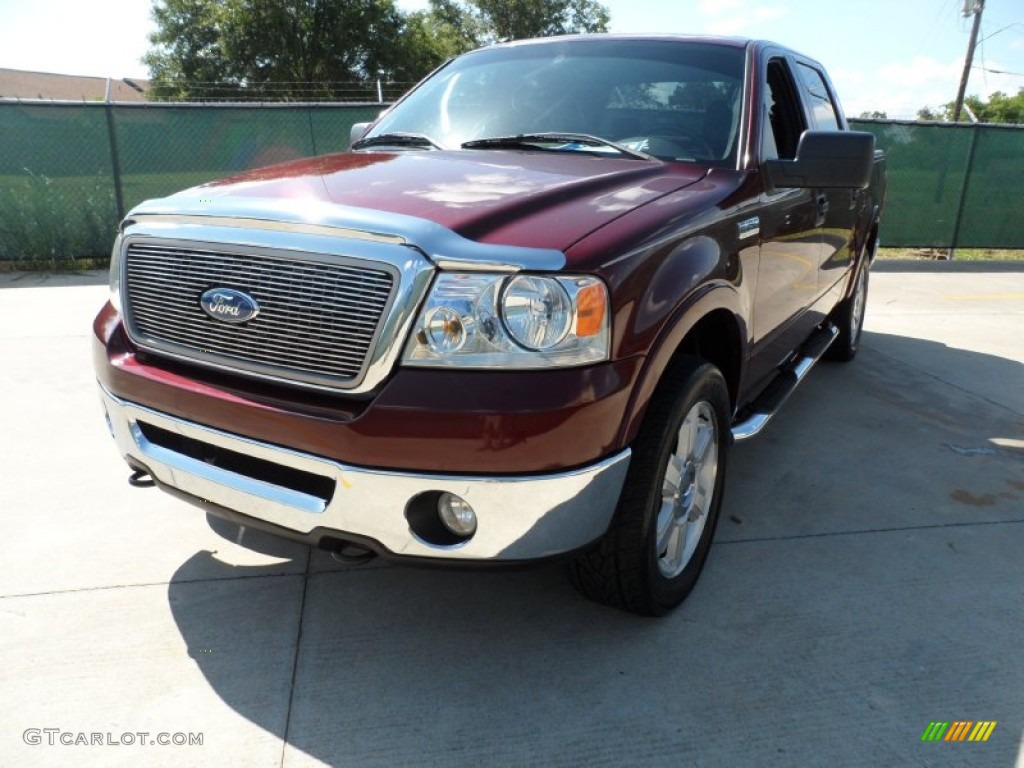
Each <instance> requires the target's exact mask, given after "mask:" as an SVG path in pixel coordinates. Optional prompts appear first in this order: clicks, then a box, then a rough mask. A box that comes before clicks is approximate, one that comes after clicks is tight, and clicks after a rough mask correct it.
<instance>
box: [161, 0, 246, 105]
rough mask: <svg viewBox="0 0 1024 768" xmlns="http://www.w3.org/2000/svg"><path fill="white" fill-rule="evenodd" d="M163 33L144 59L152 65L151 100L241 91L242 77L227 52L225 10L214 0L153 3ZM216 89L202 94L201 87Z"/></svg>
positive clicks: (219, 95)
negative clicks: (235, 74)
mask: <svg viewBox="0 0 1024 768" xmlns="http://www.w3.org/2000/svg"><path fill="white" fill-rule="evenodd" d="M153 20H154V21H155V22H156V26H157V31H156V32H154V33H153V34H151V35H150V37H149V41H150V43H152V45H153V48H152V49H151V50H150V51H149V52H148V53H147V54H146V55H145V56H144V57H143V62H144V63H145V64H146V65H147V66H148V67H149V75H150V87H149V90H148V92H147V95H148V96H149V98H152V99H156V100H158V101H168V100H183V99H187V98H189V97H194V96H196V95H199V96H206V97H209V98H217V97H224V96H228V95H231V94H233V93H234V92H235V91H237V85H238V84H237V80H234V79H233V75H232V73H231V71H230V67H229V66H228V62H227V61H226V60H225V59H224V56H223V53H222V51H221V45H220V43H221V40H220V29H221V27H222V26H223V23H224V8H223V7H222V6H221V5H220V4H219V3H217V2H215V1H214V0H164V2H155V3H154V4H153ZM199 84H204V85H205V86H207V87H210V90H209V91H208V92H206V93H197V90H196V89H197V86H198V85H199Z"/></svg>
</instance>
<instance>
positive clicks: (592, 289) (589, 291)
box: [576, 283, 608, 336]
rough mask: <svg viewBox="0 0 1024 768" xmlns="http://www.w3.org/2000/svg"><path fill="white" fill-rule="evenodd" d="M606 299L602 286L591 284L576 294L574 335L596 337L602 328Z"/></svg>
mask: <svg viewBox="0 0 1024 768" xmlns="http://www.w3.org/2000/svg"><path fill="white" fill-rule="evenodd" d="M607 303H608V299H607V296H606V294H605V291H604V286H603V285H601V284H600V283H593V284H591V285H588V286H586V287H585V288H581V289H580V291H579V293H577V294H576V335H577V336H596V335H597V334H598V333H600V331H601V328H602V327H603V326H604V315H605V311H606V309H607Z"/></svg>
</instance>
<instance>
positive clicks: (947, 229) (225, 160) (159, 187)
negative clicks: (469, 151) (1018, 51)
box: [0, 101, 1024, 266]
mask: <svg viewBox="0 0 1024 768" xmlns="http://www.w3.org/2000/svg"><path fill="white" fill-rule="evenodd" d="M385 106H386V105H385V104H383V103H373V104H356V105H353V104H332V103H323V104H294V103H290V104H261V105H251V104H220V105H209V104H106V103H76V104H67V103H54V102H23V101H22V102H0V262H6V263H8V265H9V266H10V263H11V262H19V263H22V264H25V263H47V264H50V265H52V266H73V265H74V264H75V263H76V261H81V260H82V259H89V258H100V259H104V258H106V257H107V255H108V254H109V248H110V244H111V243H112V242H113V237H114V231H115V229H116V226H117V222H118V220H119V219H120V217H121V216H122V215H123V214H124V213H125V212H126V211H127V210H129V209H130V208H131V207H132V206H134V205H135V204H136V203H139V202H141V201H142V200H145V199H147V198H152V197H161V196H164V195H167V194H171V193H173V192H176V191H178V190H181V189H184V188H186V187H189V186H193V185H196V184H201V183H203V182H206V181H211V180H213V179H217V178H221V177H224V176H227V175H230V174H232V173H237V172H240V171H244V170H248V169H251V168H258V167H261V166H265V165H270V164H272V163H276V162H281V161H285V160H291V159H295V158H300V157H309V156H312V155H317V154H324V153H328V152H338V151H342V150H344V149H345V148H346V147H347V146H348V137H349V130H350V128H351V126H352V124H353V123H357V122H365V121H368V120H372V119H373V118H375V117H376V116H377V114H378V113H379V112H380V110H381V109H383V108H384V107H385ZM851 123H852V124H853V127H854V128H856V129H858V130H866V131H871V132H872V133H874V134H875V135H876V137H877V140H878V146H880V147H881V148H883V149H885V150H886V152H887V154H888V168H889V198H888V207H887V209H886V212H885V214H884V220H883V227H884V230H883V233H882V240H883V242H884V243H885V245H887V246H903V247H935V248H957V247H973V248H1024V216H1021V215H1020V209H1021V204H1022V202H1024V174H1021V172H1020V169H1021V165H1022V161H1024V126H1014V127H1008V126H994V125H962V124H961V125H947V124H936V123H914V122H903V121H890V120H853V121H851ZM0 266H2V264H0Z"/></svg>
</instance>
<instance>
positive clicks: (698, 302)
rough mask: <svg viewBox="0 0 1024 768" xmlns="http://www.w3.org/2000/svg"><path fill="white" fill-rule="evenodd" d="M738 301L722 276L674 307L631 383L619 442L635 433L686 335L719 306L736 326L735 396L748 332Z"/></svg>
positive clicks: (743, 369)
mask: <svg viewBox="0 0 1024 768" xmlns="http://www.w3.org/2000/svg"><path fill="white" fill-rule="evenodd" d="M742 305H743V297H742V295H741V294H740V291H739V290H737V288H736V286H735V285H733V284H732V283H730V282H728V281H726V280H716V281H713V282H711V283H706V284H705V285H702V286H701V287H700V288H699V289H698V290H697V291H694V292H693V293H692V294H690V295H689V296H687V297H686V299H685V300H684V301H683V302H682V303H680V305H679V306H678V307H676V309H675V311H674V312H673V313H672V315H671V317H670V318H669V319H668V321H667V322H666V323H665V324H664V325H663V326H662V328H663V331H662V333H661V334H660V335H659V337H658V340H657V341H656V342H655V343H654V344H653V345H652V346H651V353H650V354H649V355H648V356H647V358H646V360H645V362H644V366H643V369H642V370H641V371H640V374H639V376H638V381H637V384H636V386H634V387H633V393H632V395H631V397H630V400H629V403H628V405H627V407H626V413H625V415H624V417H623V421H622V428H621V430H620V432H619V436H618V444H619V445H628V444H629V443H631V442H632V441H633V439H634V438H635V437H636V434H637V432H638V431H639V429H640V425H641V423H642V422H643V418H644V414H645V413H646V412H647V406H648V404H649V403H650V401H651V398H652V397H653V396H654V392H655V390H656V389H657V387H658V384H659V382H660V381H661V377H662V375H663V374H664V373H665V370H666V369H667V368H668V366H669V364H670V363H671V362H672V359H673V358H674V357H675V355H676V352H677V351H678V350H679V347H680V346H681V345H682V343H683V341H684V340H685V339H686V337H687V335H688V334H689V333H690V332H691V331H692V330H693V329H694V327H696V325H697V324H698V323H700V322H701V321H702V320H703V319H704V318H706V317H708V316H709V315H710V314H711V313H712V312H716V311H721V310H725V311H726V312H728V313H729V314H730V315H731V316H732V318H733V319H734V320H735V322H736V325H737V328H738V333H737V338H736V343H737V344H738V346H739V371H738V373H739V376H738V381H737V382H736V383H735V392H733V398H734V400H735V398H736V397H737V395H738V393H739V392H740V391H742V387H741V386H740V384H739V382H742V380H743V377H744V375H745V374H746V366H747V350H748V346H749V336H750V334H749V331H748V328H747V324H746V322H745V321H744V320H743V313H742V311H741V310H742ZM732 389H733V386H732V384H730V390H732ZM735 407H736V403H735V402H733V408H734V409H735Z"/></svg>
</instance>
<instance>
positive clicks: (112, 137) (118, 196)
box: [104, 102, 124, 222]
mask: <svg viewBox="0 0 1024 768" xmlns="http://www.w3.org/2000/svg"><path fill="white" fill-rule="evenodd" d="M104 109H105V110H106V113H107V137H108V140H109V141H110V164H111V167H112V168H113V171H114V199H115V200H116V202H117V220H118V221H119V222H120V221H121V219H123V218H124V191H123V190H122V189H121V155H120V153H119V152H118V148H117V127H116V126H115V125H114V106H113V105H112V104H111V103H110V102H107V103H106V104H105V105H104Z"/></svg>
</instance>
